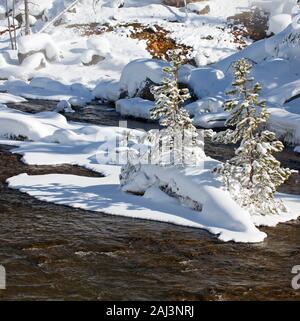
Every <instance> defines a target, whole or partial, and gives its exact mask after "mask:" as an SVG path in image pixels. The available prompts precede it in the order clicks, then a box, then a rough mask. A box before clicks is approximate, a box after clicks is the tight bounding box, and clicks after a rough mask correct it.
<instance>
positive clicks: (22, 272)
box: [0, 102, 300, 300]
mask: <svg viewBox="0 0 300 321" xmlns="http://www.w3.org/2000/svg"><path fill="white" fill-rule="evenodd" d="M15 107H16V108H18V109H22V110H26V111H38V110H39V111H40V110H47V109H48V110H52V109H53V104H52V103H45V102H30V103H27V104H22V105H18V106H15ZM68 118H69V119H72V120H75V121H86V122H93V123H96V124H105V125H107V124H110V125H118V121H119V115H118V114H117V113H115V112H114V110H113V109H108V107H107V106H90V107H88V108H86V109H85V111H84V112H83V113H75V114H72V115H70V117H69V116H68ZM136 125H138V126H137V127H146V128H149V127H152V126H153V124H151V123H147V124H146V125H145V123H141V122H136V121H131V122H130V123H129V126H131V127H135V126H136ZM206 152H207V154H209V155H211V156H214V157H217V158H219V159H226V158H228V157H229V156H230V154H231V153H232V147H226V148H224V146H215V145H211V144H207V145H206ZM280 158H281V160H283V161H284V163H285V164H287V165H289V166H290V167H293V168H296V169H300V157H299V156H297V155H296V154H295V153H293V152H292V150H291V149H287V150H286V151H285V152H284V153H282V155H280ZM23 172H27V173H29V174H32V175H33V174H45V173H70V174H76V175H83V176H95V175H96V174H95V173H92V172H89V171H87V170H85V169H82V168H80V167H76V166H69V165H62V166H26V165H24V164H22V163H21V162H20V157H19V156H17V155H13V154H11V153H10V152H9V147H7V146H1V148H0V191H1V193H0V264H2V265H4V266H5V268H6V270H7V290H0V299H1V300H13V299H17V300H25V299H27V300H28V299H29V300H41V299H47V300H49V299H50V300H53V299H58V300H80V299H82V300H90V299H96V300H126V299H127V300H142V299H144V300H148V299H153V300H231V299H237V300H254V299H257V300H275V299H284V300H287V299H292V300H299V299H300V291H296V290H293V289H292V287H291V279H292V277H293V275H292V274H291V269H292V267H293V266H294V265H299V264H300V233H299V232H300V220H297V221H294V222H290V223H286V224H280V225H279V226H278V227H276V228H264V229H263V230H264V231H265V232H266V233H268V238H267V239H266V240H265V241H264V242H263V243H260V244H235V243H222V242H220V241H218V240H217V239H216V238H215V237H214V236H212V235H210V234H209V233H207V232H205V231H203V230H199V229H191V228H184V227H178V226H173V225H170V224H164V223H156V222H148V221H141V220H136V219H127V218H123V217H115V216H109V215H102V214H99V213H93V212H87V211H82V210H76V209H72V208H68V207H64V206H58V205H53V204H48V203H43V202H40V201H38V200H35V199H34V198H31V197H30V196H27V195H25V194H22V193H20V192H18V191H14V190H10V189H8V188H7V186H6V184H5V180H6V179H7V178H8V177H11V176H13V175H16V174H19V173H23ZM299 182H300V180H299V176H296V175H295V176H294V177H293V178H292V179H291V180H290V182H289V183H288V184H286V185H285V186H284V187H283V190H284V191H287V192H291V193H297V194H299V193H300V191H299V186H300V185H299V184H300V183H299Z"/></svg>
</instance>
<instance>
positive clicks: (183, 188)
mask: <svg viewBox="0 0 300 321" xmlns="http://www.w3.org/2000/svg"><path fill="white" fill-rule="evenodd" d="M0 125H1V126H0V128H1V136H2V137H7V139H6V140H3V141H1V142H0V143H2V144H11V145H16V146H19V147H18V148H16V149H14V150H13V152H14V153H18V154H21V155H23V157H22V160H23V161H24V162H25V163H26V164H32V165H34V164H35V165H54V164H73V165H79V166H83V167H85V168H87V169H90V170H93V171H96V172H98V173H101V174H103V175H104V176H105V177H103V178H102V177H101V178H97V177H82V176H74V175H63V174H51V175H38V176H29V175H27V174H26V173H24V174H21V175H18V176H16V177H13V178H10V179H9V180H8V183H9V186H10V187H11V188H15V189H19V190H20V191H22V192H24V193H27V194H29V195H31V196H33V197H36V198H38V199H40V200H43V201H47V202H53V203H56V204H61V205H68V206H71V207H76V208H82V209H86V210H91V211H95V212H101V213H107V214H112V215H121V216H126V217H133V218H140V219H148V220H156V221H161V222H168V223H173V224H177V225H182V226H189V227H195V228H203V229H206V230H208V231H210V232H211V233H213V234H215V235H217V236H218V237H219V238H220V239H221V240H223V241H231V240H232V241H236V242H260V241H262V240H263V239H264V238H265V237H266V234H265V233H263V232H260V231H259V229H258V228H257V227H256V226H260V225H267V226H275V225H276V224H278V223H279V222H285V221H288V220H291V219H296V218H297V217H298V216H299V215H300V206H299V205H300V197H299V196H292V195H283V194H282V195H278V196H277V197H280V198H282V199H283V201H284V202H285V203H286V205H287V207H288V208H289V210H290V212H289V213H288V214H286V215H283V216H276V215H274V216H271V217H270V216H269V217H268V216H250V215H249V214H248V213H247V212H246V211H245V210H243V209H242V208H240V207H239V206H238V205H237V204H236V203H235V202H233V200H232V199H231V198H230V196H229V194H228V192H226V191H225V190H223V188H222V186H221V184H220V182H218V181H217V180H216V178H215V177H214V176H213V174H212V173H211V169H212V168H213V167H214V166H215V165H216V164H217V161H215V160H213V159H211V158H205V159H204V160H203V164H202V165H203V166H198V167H191V168H185V169H183V170H180V169H176V168H172V167H170V168H165V169H164V168H159V167H155V166H154V167H152V168H151V167H145V173H146V174H147V176H148V177H150V176H151V175H153V173H155V176H156V177H159V179H160V180H161V182H162V184H163V182H165V181H171V178H172V181H174V184H176V186H177V187H178V188H179V190H180V194H181V196H182V198H186V197H187V195H189V199H192V200H194V201H197V202H198V203H199V204H202V206H203V209H202V211H197V210H193V209H191V208H189V207H187V205H186V204H187V203H185V204H184V203H181V202H180V201H179V200H178V199H177V198H173V197H170V196H169V195H167V194H165V193H164V192H163V191H162V190H160V189H159V188H158V187H154V186H149V187H148V188H146V189H145V190H144V191H143V195H144V196H135V195H130V194H127V193H125V192H123V191H122V190H121V188H120V186H119V174H120V165H118V164H114V163H115V162H116V159H115V158H114V157H115V155H116V154H115V153H114V152H116V150H115V146H116V145H115V141H116V140H117V137H119V138H120V137H121V136H122V134H123V133H124V131H129V130H126V129H124V128H117V127H104V126H94V125H87V124H80V123H70V122H67V121H66V119H65V118H64V117H63V116H62V115H60V114H57V113H52V112H44V113H38V114H26V113H22V112H18V111H16V110H13V109H8V108H4V107H2V108H1V109H0ZM130 133H131V135H132V137H133V138H132V139H133V141H134V139H135V138H134V136H135V137H136V138H137V137H139V136H140V135H142V134H143V133H142V132H140V131H136V130H130ZM13 137H16V138H17V137H22V138H23V139H25V138H27V140H31V141H16V140H9V138H10V139H12V138H13ZM116 149H117V150H118V148H116ZM108 150H109V151H110V153H109V154H108V155H107V151H108ZM123 152H124V150H123ZM151 173H152V174H151ZM139 182H140V181H139ZM140 183H141V182H140Z"/></svg>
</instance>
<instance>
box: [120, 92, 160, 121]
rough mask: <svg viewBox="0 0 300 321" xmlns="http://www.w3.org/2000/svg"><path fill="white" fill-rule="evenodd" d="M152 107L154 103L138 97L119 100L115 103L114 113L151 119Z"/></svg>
mask: <svg viewBox="0 0 300 321" xmlns="http://www.w3.org/2000/svg"><path fill="white" fill-rule="evenodd" d="M154 106H155V104H154V102H152V101H149V100H145V99H142V98H139V97H136V98H131V99H120V100H118V101H117V102H116V111H117V112H118V113H120V114H121V115H122V116H133V117H135V118H143V119H151V115H150V111H151V109H153V108H154Z"/></svg>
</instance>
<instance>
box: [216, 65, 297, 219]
mask: <svg viewBox="0 0 300 321" xmlns="http://www.w3.org/2000/svg"><path fill="white" fill-rule="evenodd" d="M234 69H235V72H234V82H233V89H232V90H231V91H230V92H229V93H228V94H229V95H231V96H232V99H230V100H229V101H227V102H226V103H225V111H227V112H229V118H228V120H227V122H226V126H231V127H234V128H235V129H228V130H226V131H225V132H221V133H219V134H216V135H215V136H214V137H213V141H215V142H219V143H225V144H228V143H237V142H240V146H239V148H237V149H236V150H235V156H234V157H233V158H232V159H230V160H229V161H227V162H226V163H225V164H222V165H220V166H218V168H216V169H215V171H216V172H217V173H218V174H219V175H220V176H221V178H222V180H223V182H224V183H225V186H226V188H227V189H228V190H229V191H230V193H231V195H232V196H233V198H234V199H235V200H236V201H237V202H238V203H239V204H240V205H241V206H242V207H245V208H247V209H248V210H249V211H250V213H252V214H261V215H268V214H279V213H281V212H286V211H287V209H286V208H285V206H284V204H283V203H282V202H281V201H277V200H275V199H274V194H275V192H276V190H277V188H278V187H279V186H280V185H281V184H283V183H284V182H285V181H286V180H287V179H288V178H289V176H290V175H291V174H292V172H293V171H292V170H290V169H288V168H282V167H281V164H280V162H279V161H278V160H276V159H275V157H274V156H273V153H277V152H281V151H282V150H283V148H284V146H283V144H282V142H280V141H278V140H277V138H276V135H275V133H273V132H270V131H267V130H263V129H262V126H263V125H264V124H265V123H266V122H267V120H268V118H269V113H268V111H267V108H266V102H265V101H262V100H260V99H259V94H260V91H261V89H262V87H261V85H260V84H258V83H254V79H253V78H251V77H250V76H249V74H250V72H251V69H252V65H251V64H250V63H248V62H247V60H245V59H242V60H240V61H238V62H236V64H235V65H234Z"/></svg>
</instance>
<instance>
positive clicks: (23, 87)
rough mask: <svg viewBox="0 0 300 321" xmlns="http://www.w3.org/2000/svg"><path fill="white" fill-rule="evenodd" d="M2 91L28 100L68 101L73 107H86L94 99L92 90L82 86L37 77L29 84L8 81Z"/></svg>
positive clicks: (19, 81)
mask: <svg viewBox="0 0 300 321" xmlns="http://www.w3.org/2000/svg"><path fill="white" fill-rule="evenodd" d="M0 91H6V92H8V93H10V94H13V95H18V96H21V97H24V98H27V99H41V100H57V101H60V100H68V101H70V103H71V104H72V105H73V106H84V105H86V104H87V103H89V102H91V101H92V100H93V99H94V96H93V94H92V93H91V92H90V90H89V89H87V88H85V87H84V86H83V85H81V84H73V85H65V84H62V83H61V82H59V81H56V80H53V79H50V78H47V77H36V78H33V79H32V80H31V81H30V82H29V83H28V82H26V81H22V80H8V81H6V82H5V83H4V84H3V85H2V86H0Z"/></svg>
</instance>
